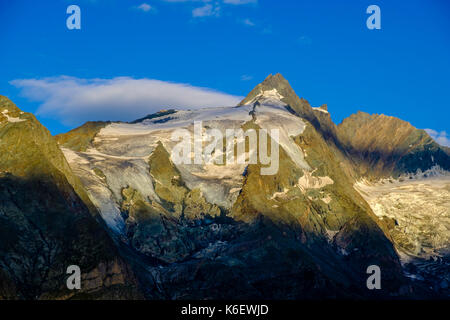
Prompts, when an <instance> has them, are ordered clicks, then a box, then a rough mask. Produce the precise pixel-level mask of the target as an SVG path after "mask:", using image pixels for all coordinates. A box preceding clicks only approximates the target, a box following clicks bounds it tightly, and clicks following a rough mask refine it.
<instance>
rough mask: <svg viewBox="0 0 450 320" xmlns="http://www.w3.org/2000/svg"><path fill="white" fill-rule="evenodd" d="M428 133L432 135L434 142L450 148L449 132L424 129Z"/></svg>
mask: <svg viewBox="0 0 450 320" xmlns="http://www.w3.org/2000/svg"><path fill="white" fill-rule="evenodd" d="M424 130H425V131H426V133H428V134H429V135H430V137H431V138H433V140H434V141H436V142H437V143H439V144H440V145H441V146H446V147H450V137H449V136H448V135H447V132H445V131H441V132H438V131H436V130H433V129H424Z"/></svg>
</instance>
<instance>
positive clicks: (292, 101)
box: [239, 73, 317, 122]
mask: <svg viewBox="0 0 450 320" xmlns="http://www.w3.org/2000/svg"><path fill="white" fill-rule="evenodd" d="M274 89H275V90H276V92H277V93H278V94H279V95H281V97H282V98H281V101H283V102H284V103H285V104H286V105H287V106H286V108H287V109H288V110H289V111H291V112H293V113H295V114H296V115H298V116H300V117H302V118H305V119H306V120H308V121H311V122H313V121H317V120H316V117H315V115H314V112H313V109H312V107H311V105H310V104H309V102H308V101H307V100H306V99H303V98H299V97H298V96H297V94H296V93H295V91H294V90H293V89H292V87H291V85H290V84H289V82H288V81H287V80H286V79H285V78H284V77H283V76H282V75H281V74H280V73H276V74H275V75H272V74H270V75H269V76H268V77H267V78H266V79H265V80H264V81H263V82H261V83H260V84H258V85H257V86H256V87H255V88H254V89H253V90H252V91H250V93H249V94H248V95H247V97H245V99H244V100H242V101H241V102H240V103H239V105H240V106H242V105H245V104H247V103H250V102H251V101H252V100H254V99H255V98H256V97H257V96H259V95H261V94H262V93H263V92H264V91H273V90H274Z"/></svg>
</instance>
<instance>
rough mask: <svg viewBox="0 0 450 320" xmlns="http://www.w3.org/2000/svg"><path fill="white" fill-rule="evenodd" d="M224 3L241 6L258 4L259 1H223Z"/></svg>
mask: <svg viewBox="0 0 450 320" xmlns="http://www.w3.org/2000/svg"><path fill="white" fill-rule="evenodd" d="M223 3H226V4H234V5H241V4H249V3H258V0H223Z"/></svg>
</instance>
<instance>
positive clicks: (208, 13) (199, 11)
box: [192, 3, 220, 18]
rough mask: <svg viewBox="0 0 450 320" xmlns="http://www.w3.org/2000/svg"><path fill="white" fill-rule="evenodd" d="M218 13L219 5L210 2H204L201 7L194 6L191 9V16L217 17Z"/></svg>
mask: <svg viewBox="0 0 450 320" xmlns="http://www.w3.org/2000/svg"><path fill="white" fill-rule="evenodd" d="M219 15H220V6H219V5H218V4H217V3H216V4H214V5H212V4H209V3H207V4H205V5H204V6H203V7H199V8H195V9H194V10H192V17H194V18H199V17H212V16H215V17H218V16H219Z"/></svg>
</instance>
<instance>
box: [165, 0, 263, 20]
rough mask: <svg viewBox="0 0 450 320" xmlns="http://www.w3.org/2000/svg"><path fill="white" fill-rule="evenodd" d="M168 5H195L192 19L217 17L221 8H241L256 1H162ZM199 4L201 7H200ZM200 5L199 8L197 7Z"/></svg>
mask: <svg viewBox="0 0 450 320" xmlns="http://www.w3.org/2000/svg"><path fill="white" fill-rule="evenodd" d="M163 1H164V2H169V3H184V4H186V3H190V4H191V5H192V4H196V7H195V8H193V9H192V11H191V12H192V17H193V18H203V17H219V16H221V12H222V7H223V6H228V7H230V6H241V5H246V4H257V3H258V1H257V0H215V1H214V0H163ZM200 4H201V5H200ZM199 5H200V6H199Z"/></svg>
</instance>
